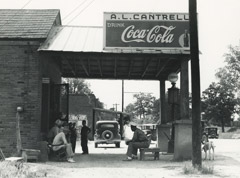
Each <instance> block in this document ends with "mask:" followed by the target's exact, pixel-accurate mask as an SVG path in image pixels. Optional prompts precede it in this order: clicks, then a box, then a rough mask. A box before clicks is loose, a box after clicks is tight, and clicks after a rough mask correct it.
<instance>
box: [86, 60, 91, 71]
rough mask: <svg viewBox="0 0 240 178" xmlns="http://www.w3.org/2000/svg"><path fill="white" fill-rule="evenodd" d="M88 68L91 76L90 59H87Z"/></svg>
mask: <svg viewBox="0 0 240 178" xmlns="http://www.w3.org/2000/svg"><path fill="white" fill-rule="evenodd" d="M87 67H88V72H89V75H91V67H90V61H89V57H87Z"/></svg>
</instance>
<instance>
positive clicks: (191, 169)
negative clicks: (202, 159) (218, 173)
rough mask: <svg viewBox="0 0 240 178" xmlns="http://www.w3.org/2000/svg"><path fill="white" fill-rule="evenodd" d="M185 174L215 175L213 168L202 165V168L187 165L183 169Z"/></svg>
mask: <svg viewBox="0 0 240 178" xmlns="http://www.w3.org/2000/svg"><path fill="white" fill-rule="evenodd" d="M183 173H184V174H213V166H209V165H202V167H201V168H197V167H193V166H192V165H190V164H187V165H185V166H184V168H183Z"/></svg>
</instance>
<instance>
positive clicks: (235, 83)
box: [216, 46, 240, 94]
mask: <svg viewBox="0 0 240 178" xmlns="http://www.w3.org/2000/svg"><path fill="white" fill-rule="evenodd" d="M224 56H225V62H226V63H227V64H226V66H224V67H222V68H219V69H218V71H217V73H216V77H217V78H218V79H219V80H220V82H219V83H220V84H221V85H223V86H226V87H227V88H229V89H231V90H232V91H233V92H235V93H238V94H239V93H240V90H239V89H240V82H239V79H240V51H239V46H237V47H233V46H229V52H228V53H226V54H225V55H224Z"/></svg>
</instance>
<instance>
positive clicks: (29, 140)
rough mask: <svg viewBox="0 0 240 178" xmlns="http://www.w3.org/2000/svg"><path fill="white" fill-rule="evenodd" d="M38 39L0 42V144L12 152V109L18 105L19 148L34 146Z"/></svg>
mask: <svg viewBox="0 0 240 178" xmlns="http://www.w3.org/2000/svg"><path fill="white" fill-rule="evenodd" d="M38 47H39V43H38V42H23V41H22V42H21V41H17V42H16V41H13V42H12V41H7V42H2V41H1V42H0V63H1V65H0V86H1V87H0V135H1V137H0V147H1V148H2V150H3V152H4V154H5V155H6V156H11V154H13V153H15V152H16V108H17V106H22V107H23V108H24V112H22V113H21V114H20V116H21V118H20V130H21V139H22V146H23V148H36V147H37V141H38V139H39V130H40V115H41V112H40V111H41V80H40V78H41V73H40V67H39V62H40V60H39V59H40V57H39V53H38V52H37V48H38Z"/></svg>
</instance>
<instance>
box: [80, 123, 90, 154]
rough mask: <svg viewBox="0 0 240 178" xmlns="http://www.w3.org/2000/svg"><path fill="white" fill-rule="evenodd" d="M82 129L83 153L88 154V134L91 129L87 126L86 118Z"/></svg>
mask: <svg viewBox="0 0 240 178" xmlns="http://www.w3.org/2000/svg"><path fill="white" fill-rule="evenodd" d="M82 125H83V127H82V129H81V146H82V151H83V153H82V154H88V134H89V133H90V132H91V129H90V128H89V127H88V126H86V120H83V121H82Z"/></svg>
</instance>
